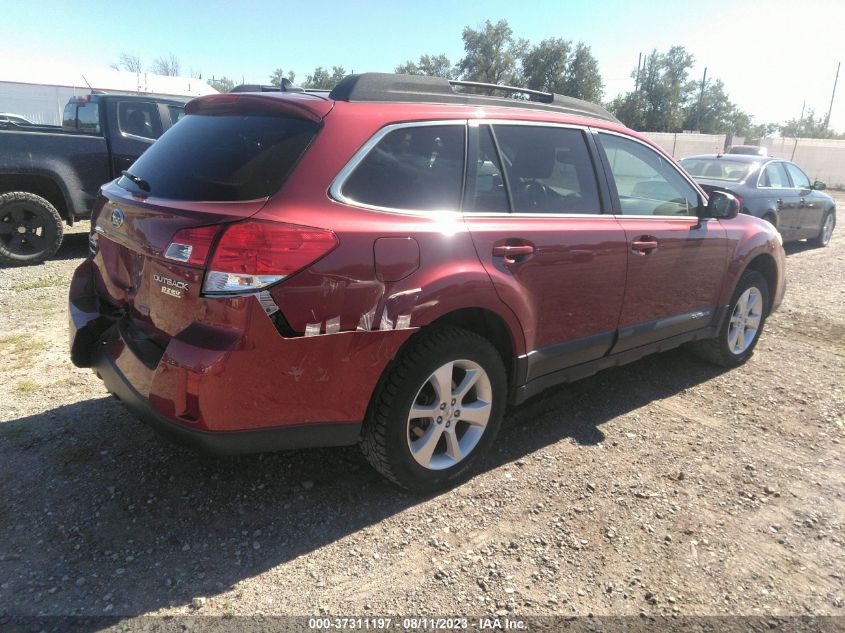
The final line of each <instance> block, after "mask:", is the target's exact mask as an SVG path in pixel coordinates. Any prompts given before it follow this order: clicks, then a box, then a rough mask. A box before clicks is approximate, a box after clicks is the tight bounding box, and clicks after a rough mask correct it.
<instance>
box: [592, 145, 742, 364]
mask: <svg viewBox="0 0 845 633" xmlns="http://www.w3.org/2000/svg"><path fill="white" fill-rule="evenodd" d="M598 137H599V140H600V145H601V147H602V148H603V150H604V156H605V159H606V161H607V166H608V169H609V171H610V174H611V176H612V177H611V178H610V182H611V184H612V185H613V188H614V189H615V195H614V206H615V211H616V214H617V216H616V217H617V219H618V220H619V223H620V224H621V225H622V228H623V229H624V231H625V237H626V240H627V249H626V250H627V259H628V276H627V282H626V285H625V298H624V304H623V306H622V314H621V317H620V320H619V339H618V342H617V344H616V345H615V346H614V348H613V351H614V352H621V351H625V350H628V349H632V348H635V347H639V346H641V345H646V344H648V343H652V342H655V341H658V340H662V339H666V338H670V337H672V336H676V335H680V334H684V333H686V332H689V331H692V330H696V329H699V328H702V327H706V326H708V325H710V324H711V323H712V322H713V321H714V317H715V316H716V314H717V308H718V306H717V302H718V296H719V292H720V291H721V287H722V281H723V280H724V278H725V272H726V268H727V263H728V245H727V239H726V234H725V229H724V228H723V227H722V226H721V224H720V223H719V221H718V220H707V219H699V218H698V211H699V208H700V205H701V203H702V200H701V198H700V196H699V193H698V191H697V190H696V188H695V187H694V186H693V185H692V184H691V183H690V182H689V181H688V180H687V179H686V178H685V177H684V176H683V175H682V174H681V172H680V171H679V170H678V169H677V168H676V167H675V165H674V164H673V163H672V162H671V161H669V160H668V159H666V158H665V157H664V156H662V155H661V154H660V153H658V152H657V151H655V150H654V149H652V148H651V147H650V146H648V145H646V144H645V143H642V142H640V141H637V140H634V139H632V138H629V137H627V136H622V135H618V134H613V133H604V132H602V133H599V134H598Z"/></svg>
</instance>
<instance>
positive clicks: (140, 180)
mask: <svg viewBox="0 0 845 633" xmlns="http://www.w3.org/2000/svg"><path fill="white" fill-rule="evenodd" d="M120 174H121V175H122V176H125V177H126V178H129V180H131V181H132V182H134V183H135V184H136V185H137V186H138V188H139V189H143V190H144V191H146V192H147V193H149V191H150V183H148V182H147V181H146V180H144V179H143V178H141V177H140V176H136V175H135V174H133V173H132V172H130V171H127V170H125V169H124V170H123V171H122V172H120Z"/></svg>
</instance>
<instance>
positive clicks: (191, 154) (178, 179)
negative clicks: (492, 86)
mask: <svg viewBox="0 0 845 633" xmlns="http://www.w3.org/2000/svg"><path fill="white" fill-rule="evenodd" d="M316 131H317V124H316V123H314V122H312V121H306V120H304V119H299V118H293V117H286V116H276V115H260V116H259V115H208V114H191V115H187V116H185V117H183V118H182V119H181V120H180V121H179V122H178V123H177V124H175V125H174V126H173V127H171V128H170V129H169V130H168V131H167V132H165V133H164V134H163V135H162V136H161V138H159V139H158V140H157V141H156V142H155V143H153V144H152V146H150V148H149V149H148V150H147V151H146V152H144V153H143V154H142V155H141V157H140V158H139V159H138V160H137V161H135V163H134V164H133V165H132V167H130V168H129V169H128V170H127V171H128V172H129V174H130V176H129V177H127V176H123V177H121V178H120V179H119V180H118V181H117V184H118V185H119V186H121V187H123V188H124V189H128V190H129V191H132V192H133V193H140V194H142V195H151V196H155V197H156V198H169V199H172V200H191V201H216V202H230V201H235V200H255V199H257V198H264V197H267V196H271V195H273V194H274V193H276V192H277V191H278V190H279V188H280V187H281V186H282V183H284V181H285V179H286V178H287V175H288V172H289V171H290V170H291V169H292V168H293V166H294V165H295V164H296V162H297V161H298V160H299V157H300V156H301V155H302V153H303V152H304V151H305V149H306V148H307V147H308V145H309V143H310V142H311V139H313V138H314V134H315V133H316Z"/></svg>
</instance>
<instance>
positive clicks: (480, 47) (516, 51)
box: [458, 20, 528, 85]
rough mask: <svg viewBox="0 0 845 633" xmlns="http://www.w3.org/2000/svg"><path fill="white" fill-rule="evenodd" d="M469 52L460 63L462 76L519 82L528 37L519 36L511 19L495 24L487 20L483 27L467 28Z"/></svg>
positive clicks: (464, 32) (474, 78)
mask: <svg viewBox="0 0 845 633" xmlns="http://www.w3.org/2000/svg"><path fill="white" fill-rule="evenodd" d="M461 37H462V38H463V40H464V52H465V53H466V55H465V56H464V58H463V59H462V60H461V61H460V62H459V63H458V69H459V71H460V75H461V78H462V79H465V80H467V81H481V82H484V83H493V84H506V85H519V83H521V76H520V72H519V70H520V68H519V66H520V62H521V60H522V58H523V56H524V55H525V53H526V51H527V49H528V41H527V40H523V39H515V38H514V36H513V30H512V29H511V27H510V26H508V22H507V20H499V21H498V22H496V24H493V23H492V22H491V21H490V20H487V21H486V22H485V23H484V24H482V25H480V26H479V28H478V29H477V30H476V29H473V28H471V27H469V26H467V27H465V28H464V31H463V34H462V35H461Z"/></svg>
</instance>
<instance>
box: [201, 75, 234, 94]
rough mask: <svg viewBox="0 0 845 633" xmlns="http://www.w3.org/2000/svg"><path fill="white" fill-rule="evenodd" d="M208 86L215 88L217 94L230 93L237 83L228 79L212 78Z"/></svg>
mask: <svg viewBox="0 0 845 633" xmlns="http://www.w3.org/2000/svg"><path fill="white" fill-rule="evenodd" d="M208 85H209V86H211V87H212V88H214V89H215V90H216V91H217V92H229V91H230V90H231V89H232V88H234V87H235V82H234V81H233V80H232V79H229V78H228V77H212V78H211V81H209V82H208Z"/></svg>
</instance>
